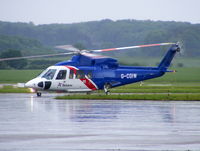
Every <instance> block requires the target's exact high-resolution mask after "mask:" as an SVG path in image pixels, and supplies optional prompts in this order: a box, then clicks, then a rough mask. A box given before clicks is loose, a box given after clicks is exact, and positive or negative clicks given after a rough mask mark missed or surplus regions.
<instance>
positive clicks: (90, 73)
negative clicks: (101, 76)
mask: <svg viewBox="0 0 200 151" xmlns="http://www.w3.org/2000/svg"><path fill="white" fill-rule="evenodd" d="M85 75H86V76H87V78H88V79H92V72H91V71H88V72H87V73H86V74H85Z"/></svg>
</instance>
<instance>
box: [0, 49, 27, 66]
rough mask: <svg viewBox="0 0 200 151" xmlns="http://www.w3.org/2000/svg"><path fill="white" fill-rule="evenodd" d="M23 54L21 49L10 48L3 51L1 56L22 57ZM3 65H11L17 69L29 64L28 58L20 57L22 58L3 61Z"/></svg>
mask: <svg viewBox="0 0 200 151" xmlns="http://www.w3.org/2000/svg"><path fill="white" fill-rule="evenodd" d="M21 56H22V54H21V52H20V51H19V50H13V49H8V50H6V51H4V52H2V53H1V56H0V57H1V58H11V57H21ZM2 65H3V67H6V66H9V67H11V68H15V69H22V68H24V67H25V66H26V65H27V60H25V59H20V60H12V61H5V63H2Z"/></svg>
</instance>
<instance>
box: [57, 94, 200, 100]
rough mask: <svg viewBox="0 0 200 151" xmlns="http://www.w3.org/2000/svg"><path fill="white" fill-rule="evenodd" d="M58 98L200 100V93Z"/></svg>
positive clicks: (62, 97)
mask: <svg viewBox="0 0 200 151" xmlns="http://www.w3.org/2000/svg"><path fill="white" fill-rule="evenodd" d="M56 99H67V100H70V99H76V100H77V99H87V100H161V101H200V94H145V95H144V94H134V95H124V94H123V95H65V96H58V97H56Z"/></svg>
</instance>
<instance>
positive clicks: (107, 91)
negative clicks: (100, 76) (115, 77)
mask: <svg viewBox="0 0 200 151" xmlns="http://www.w3.org/2000/svg"><path fill="white" fill-rule="evenodd" d="M110 88H111V85H110V84H109V83H105V84H104V92H105V93H106V95H109V94H110V90H109V89H110Z"/></svg>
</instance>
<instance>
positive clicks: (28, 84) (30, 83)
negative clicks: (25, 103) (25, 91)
mask: <svg viewBox="0 0 200 151" xmlns="http://www.w3.org/2000/svg"><path fill="white" fill-rule="evenodd" d="M37 83H38V80H37V79H32V80H30V81H28V82H26V83H25V87H27V88H37Z"/></svg>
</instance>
